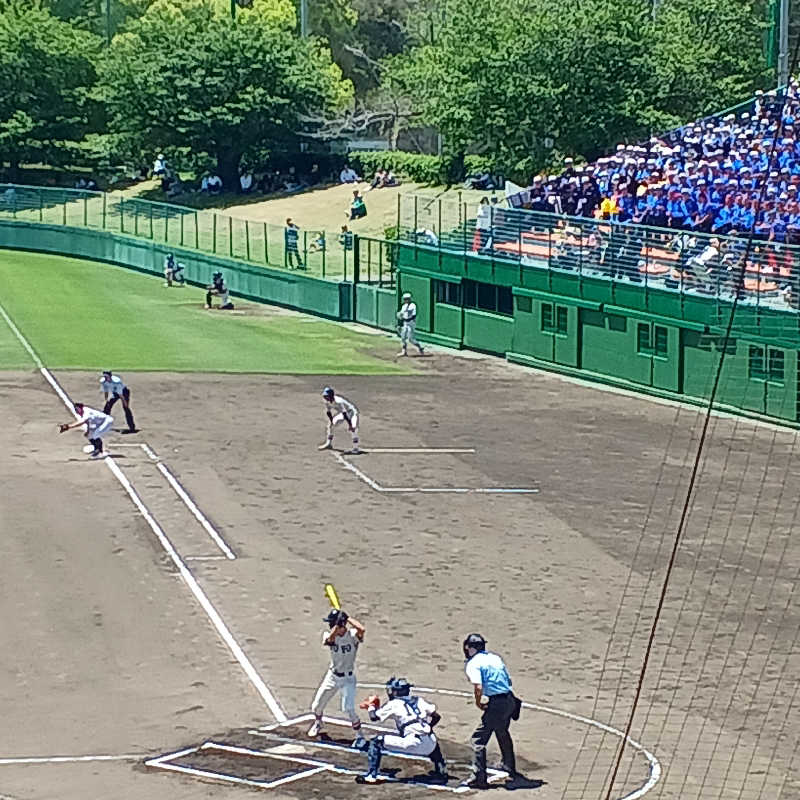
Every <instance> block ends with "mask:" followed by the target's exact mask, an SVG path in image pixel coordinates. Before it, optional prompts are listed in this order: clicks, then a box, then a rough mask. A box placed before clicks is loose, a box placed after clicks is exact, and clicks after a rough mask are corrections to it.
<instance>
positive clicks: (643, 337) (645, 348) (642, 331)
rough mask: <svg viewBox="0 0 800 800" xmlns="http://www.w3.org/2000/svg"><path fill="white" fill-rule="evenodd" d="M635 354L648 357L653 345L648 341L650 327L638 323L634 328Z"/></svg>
mask: <svg viewBox="0 0 800 800" xmlns="http://www.w3.org/2000/svg"><path fill="white" fill-rule="evenodd" d="M636 352H637V353H645V354H646V355H650V354H651V353H652V352H653V344H652V342H651V339H650V325H649V324H648V323H646V322H640V323H638V324H637V326H636Z"/></svg>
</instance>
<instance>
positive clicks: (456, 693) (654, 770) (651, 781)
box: [358, 681, 661, 800]
mask: <svg viewBox="0 0 800 800" xmlns="http://www.w3.org/2000/svg"><path fill="white" fill-rule="evenodd" d="M358 686H359V687H361V688H362V689H384V688H386V687H385V684H383V683H361V681H359V682H358ZM414 688H415V689H416V690H417V691H418V692H421V693H422V694H442V695H449V696H451V697H472V692H462V691H460V690H456V689H435V688H432V687H430V686H415V687H414ZM522 706H523V708H530V709H531V710H532V711H544V712H545V713H546V714H554V715H555V716H557V717H565V718H566V719H571V720H573V721H575V722H581V723H583V724H584V725H591V726H592V727H593V728H599V729H600V730H601V731H605V732H606V733H610V734H612V735H614V736H618V737H619V738H620V739H627V742H628V744H629V745H630V746H631V747H633V748H634V750H638V751H639V752H640V753H641V754H642V755H643V756H644V758H645V759H646V760H647V762H648V764H649V766H650V775H649V777H648V779H647V782H646V783H644V784H643V785H642V786H640V787H639V788H638V789H635V790H634V791H633V792H631V793H630V794H626V795H625V796H624V797H620V798H619V800H639V798H640V797H643V796H644V795H646V794H647V793H648V792H649V791H650V790H651V789H652V788H653V787H654V786H655V785H656V784H657V783H658V782H659V780H661V762H660V761H659V760H658V759H657V758H656V757H655V755H653V753H651V752H650V751H649V750H647V749H646V748H645V747H644V745H642V744H639V742H637V741H635V740H634V739H631V737H630V736H627V737H626V736H625V734H624V732H623V731H621V730H618V729H617V728H613V727H611V725H606V724H605V723H604V722H598V721H597V720H596V719H591V718H590V717H582V716H581V715H580V714H573V713H572V712H570V711H562V710H561V709H560V708H552V707H551V706H543V705H539V703H528V702H526V701H524V700H523V702H522Z"/></svg>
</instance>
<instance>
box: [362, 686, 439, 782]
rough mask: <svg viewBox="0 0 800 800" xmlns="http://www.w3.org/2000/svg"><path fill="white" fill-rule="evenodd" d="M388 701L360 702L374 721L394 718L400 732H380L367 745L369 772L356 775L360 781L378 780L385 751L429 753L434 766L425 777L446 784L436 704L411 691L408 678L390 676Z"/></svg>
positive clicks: (375, 696)
mask: <svg viewBox="0 0 800 800" xmlns="http://www.w3.org/2000/svg"><path fill="white" fill-rule="evenodd" d="M386 694H387V695H388V697H389V702H388V703H384V704H383V705H381V701H380V698H379V697H378V696H377V695H373V696H372V697H369V698H368V699H367V700H365V701H364V702H363V703H361V705H360V708H366V709H368V711H369V718H370V720H372V722H387V721H388V720H393V721H394V724H395V726H396V727H397V734H392V733H386V734H379V735H378V736H376V737H375V738H373V739H371V740H370V742H369V746H368V747H367V771H366V773H365V774H364V775H359V776H358V777H357V778H356V781H357V782H358V783H377V782H378V774H379V770H380V766H381V758H382V757H383V753H384V751H387V752H389V753H392V752H394V753H404V754H406V755H410V756H411V755H413V756H427V757H428V758H429V759H430V760H431V761H432V762H433V769H432V770H431V772H429V773H428V775H427V776H426V778H427V780H428V781H430V782H432V783H447V763H446V762H445V759H444V756H443V755H442V751H441V748H440V747H439V742H438V741H437V740H436V734H435V733H434V732H433V729H434V727H435V726H436V724H437V723H438V722H439V720H440V719H441V716H440V714H439V713H438V712H437V711H436V706H435V705H433V703H429V702H428V701H427V700H423V699H422V698H421V697H417V696H416V695H412V694H411V684H410V683H409V682H408V681H407V680H406V679H405V678H395V677H391V678H389V680H388V681H387V682H386Z"/></svg>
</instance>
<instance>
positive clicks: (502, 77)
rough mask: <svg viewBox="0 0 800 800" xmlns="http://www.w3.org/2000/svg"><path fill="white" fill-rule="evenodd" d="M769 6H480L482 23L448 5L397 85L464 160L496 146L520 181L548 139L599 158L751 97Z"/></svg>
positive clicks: (680, 2) (586, 2)
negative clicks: (612, 147)
mask: <svg viewBox="0 0 800 800" xmlns="http://www.w3.org/2000/svg"><path fill="white" fill-rule="evenodd" d="M762 2H763V0H758V2H755V0H741V2H738V3H730V2H729V1H728V0H663V2H661V3H660V4H659V6H658V14H657V16H656V18H655V19H654V18H653V5H652V2H651V0H626V2H624V3H619V2H617V0H576V1H575V2H573V3H563V2H561V0H537V2H535V3H532V2H530V0H484V2H483V3H482V4H481V6H480V23H479V24H476V16H475V6H474V3H472V2H469V1H468V0H440V4H441V7H440V9H439V11H438V13H437V14H436V16H435V17H434V18H432V20H431V24H430V32H429V33H426V32H424V31H423V32H422V33H420V34H418V39H417V42H418V43H417V46H416V47H414V48H413V49H412V50H411V51H410V52H408V53H406V54H404V55H401V56H399V57H397V58H395V59H394V60H393V61H392V64H391V67H390V70H389V72H390V80H392V81H394V82H395V83H397V84H399V85H401V86H402V87H404V88H405V90H406V91H407V92H408V93H409V95H410V97H411V98H412V100H413V102H414V107H415V109H416V110H417V111H419V112H420V114H421V117H422V120H423V122H425V123H427V124H429V125H433V126H435V127H437V128H438V129H439V130H440V131H441V133H442V134H443V136H444V141H445V147H446V148H447V150H448V154H449V155H450V156H451V158H452V159H453V160H454V161H455V162H456V164H458V162H459V161H460V160H461V158H462V157H463V154H464V153H465V152H467V151H472V152H478V153H487V154H490V155H491V156H492V157H494V158H495V159H496V162H497V164H498V166H499V167H500V168H502V169H504V170H505V171H506V172H507V174H512V175H515V176H517V177H518V178H519V179H521V180H525V179H527V178H528V177H529V176H530V170H531V169H539V168H541V167H542V166H543V165H544V164H545V163H546V162H547V159H548V153H549V151H550V149H551V148H550V145H551V142H552V145H553V147H554V149H555V151H557V152H564V153H569V154H572V155H575V154H580V155H583V156H585V157H587V158H593V157H595V156H597V155H598V154H600V153H601V152H602V151H603V150H604V149H605V148H607V147H609V146H610V145H612V144H614V143H615V142H618V141H622V140H625V139H637V138H641V137H644V136H647V135H650V134H651V133H653V132H659V133H660V132H662V131H663V130H665V129H667V128H668V127H670V126H671V125H673V124H676V123H678V122H683V121H685V120H686V119H691V118H692V117H693V116H694V115H696V114H698V113H702V112H705V111H707V110H709V109H711V108H718V109H721V108H724V107H725V106H726V105H727V104H729V103H730V102H735V101H738V100H744V99H746V98H747V96H748V93H749V92H750V91H751V90H752V89H753V88H755V87H756V86H757V85H759V83H762V84H763V83H764V82H765V73H764V72H763V69H762V68H761V63H760V59H761V34H762V31H763V23H762V22H761V20H763V8H762ZM423 36H424V38H423ZM684 87H685V91H684ZM682 93H683V94H682Z"/></svg>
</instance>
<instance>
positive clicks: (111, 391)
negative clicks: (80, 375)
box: [100, 369, 136, 433]
mask: <svg viewBox="0 0 800 800" xmlns="http://www.w3.org/2000/svg"><path fill="white" fill-rule="evenodd" d="M100 388H101V389H102V390H103V395H104V397H105V401H106V403H105V405H104V406H103V413H104V414H110V413H111V409H112V408H114V404H115V403H116V402H117V400H120V401H122V408H123V410H124V411H125V420H126V421H127V423H128V430H127V431H126V433H136V425H135V424H134V422H133V411H131V390H130V389H129V388H128V387H127V386H126V385H125V384H124V383H123V382H122V378H120V377H119V375H115V374H114V373H113V372H111V370H108V369H107V370H106V371H105V372H104V373H103V374H102V375H101V376H100Z"/></svg>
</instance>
